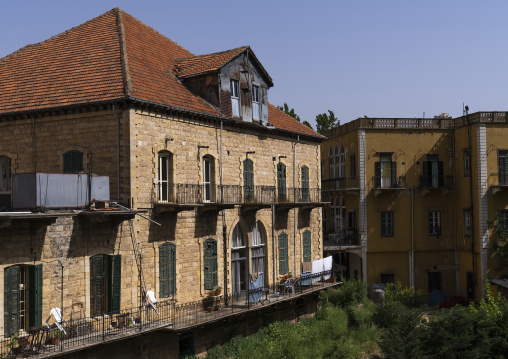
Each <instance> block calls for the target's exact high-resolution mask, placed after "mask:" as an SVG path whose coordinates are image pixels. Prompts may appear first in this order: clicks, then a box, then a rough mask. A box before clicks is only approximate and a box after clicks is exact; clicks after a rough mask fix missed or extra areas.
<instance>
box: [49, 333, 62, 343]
mask: <svg viewBox="0 0 508 359" xmlns="http://www.w3.org/2000/svg"><path fill="white" fill-rule="evenodd" d="M60 338H62V332H61V331H60V330H57V331H55V333H54V334H53V337H52V338H51V344H53V345H58V344H59V343H60Z"/></svg>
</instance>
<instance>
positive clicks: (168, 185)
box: [158, 151, 175, 203]
mask: <svg viewBox="0 0 508 359" xmlns="http://www.w3.org/2000/svg"><path fill="white" fill-rule="evenodd" d="M158 192H159V202H170V203H172V202H175V200H174V188H173V154H172V153H171V152H167V151H160V152H159V190H158Z"/></svg>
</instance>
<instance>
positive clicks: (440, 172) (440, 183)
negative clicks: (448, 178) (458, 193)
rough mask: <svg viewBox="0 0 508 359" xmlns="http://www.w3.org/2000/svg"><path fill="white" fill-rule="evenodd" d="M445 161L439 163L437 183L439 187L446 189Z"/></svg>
mask: <svg viewBox="0 0 508 359" xmlns="http://www.w3.org/2000/svg"><path fill="white" fill-rule="evenodd" d="M443 167H444V166H443V161H439V162H438V163H437V176H438V177H437V182H438V187H444V168H443Z"/></svg>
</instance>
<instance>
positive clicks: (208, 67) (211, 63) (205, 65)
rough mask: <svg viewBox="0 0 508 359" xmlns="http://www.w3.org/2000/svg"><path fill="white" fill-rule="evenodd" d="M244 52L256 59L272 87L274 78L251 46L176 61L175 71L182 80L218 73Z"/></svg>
mask: <svg viewBox="0 0 508 359" xmlns="http://www.w3.org/2000/svg"><path fill="white" fill-rule="evenodd" d="M244 52H248V56H249V58H252V59H254V61H255V63H256V65H257V66H258V67H259V68H260V69H261V71H262V73H263V75H264V76H265V77H266V79H267V83H268V85H269V86H270V87H272V86H273V82H272V78H271V77H270V75H268V72H266V70H265V68H264V67H263V65H261V63H260V62H259V60H258V59H257V57H256V55H254V52H253V51H252V49H251V48H250V46H242V47H237V48H236V49H232V50H227V51H221V52H215V53H213V54H206V55H200V56H193V57H187V58H180V59H176V62H175V68H174V71H175V74H176V76H178V77H179V78H182V79H183V78H188V77H194V76H199V75H204V74H207V73H212V72H217V71H219V70H220V69H221V68H222V67H224V66H225V65H226V64H227V63H229V62H230V61H231V60H233V59H234V58H236V57H237V56H239V55H240V54H242V53H244Z"/></svg>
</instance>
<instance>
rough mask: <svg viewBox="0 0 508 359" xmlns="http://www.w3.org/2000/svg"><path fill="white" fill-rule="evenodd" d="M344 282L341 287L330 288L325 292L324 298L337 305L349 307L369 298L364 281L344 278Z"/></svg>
mask: <svg viewBox="0 0 508 359" xmlns="http://www.w3.org/2000/svg"><path fill="white" fill-rule="evenodd" d="M342 281H343V282H344V284H343V285H342V286H341V287H340V288H328V289H327V290H326V291H325V292H323V294H322V295H323V298H324V299H325V300H326V301H327V302H329V303H332V304H333V305H335V306H338V307H342V308H347V307H349V306H351V305H357V304H360V303H362V302H363V301H364V300H365V299H366V298H367V286H366V284H365V283H364V282H362V281H359V280H356V281H348V280H345V279H344V278H342Z"/></svg>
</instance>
